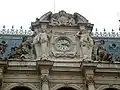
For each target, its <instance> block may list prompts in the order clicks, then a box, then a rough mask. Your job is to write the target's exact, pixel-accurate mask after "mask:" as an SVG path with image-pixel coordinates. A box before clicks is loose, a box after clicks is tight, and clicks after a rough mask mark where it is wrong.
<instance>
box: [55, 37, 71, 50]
mask: <svg viewBox="0 0 120 90" xmlns="http://www.w3.org/2000/svg"><path fill="white" fill-rule="evenodd" d="M70 45H71V43H70V41H69V40H67V39H59V40H57V42H56V45H55V46H56V48H57V49H58V50H61V51H67V50H69V49H70Z"/></svg>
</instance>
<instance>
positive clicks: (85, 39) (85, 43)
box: [77, 30, 93, 60]
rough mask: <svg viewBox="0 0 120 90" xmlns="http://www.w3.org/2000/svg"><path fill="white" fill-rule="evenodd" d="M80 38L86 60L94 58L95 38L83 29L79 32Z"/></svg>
mask: <svg viewBox="0 0 120 90" xmlns="http://www.w3.org/2000/svg"><path fill="white" fill-rule="evenodd" d="M77 36H79V39H80V46H81V47H82V51H83V59H84V60H92V59H91V58H92V50H93V39H92V38H91V37H90V35H89V33H88V32H87V31H86V30H81V31H80V32H78V33H77Z"/></svg>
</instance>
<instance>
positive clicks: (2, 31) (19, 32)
mask: <svg viewBox="0 0 120 90" xmlns="http://www.w3.org/2000/svg"><path fill="white" fill-rule="evenodd" d="M32 34H33V31H31V30H24V29H23V28H22V26H21V27H20V28H19V29H15V28H14V26H12V28H11V29H7V28H6V27H5V25H4V26H3V27H2V28H1V29H0V35H26V36H31V35H32Z"/></svg>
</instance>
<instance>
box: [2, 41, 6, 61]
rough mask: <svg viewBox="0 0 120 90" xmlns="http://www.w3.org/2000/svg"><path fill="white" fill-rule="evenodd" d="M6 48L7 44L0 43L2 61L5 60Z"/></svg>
mask: <svg viewBox="0 0 120 90" xmlns="http://www.w3.org/2000/svg"><path fill="white" fill-rule="evenodd" d="M6 47H7V44H6V42H5V41H2V42H1V43H0V59H3V54H4V53H5V50H6Z"/></svg>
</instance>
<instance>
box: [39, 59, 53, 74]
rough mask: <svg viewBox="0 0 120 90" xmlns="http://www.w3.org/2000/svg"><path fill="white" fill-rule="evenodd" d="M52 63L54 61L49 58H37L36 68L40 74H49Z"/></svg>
mask: <svg viewBox="0 0 120 90" xmlns="http://www.w3.org/2000/svg"><path fill="white" fill-rule="evenodd" d="M53 64H54V62H53V61H50V60H39V61H37V70H38V71H39V72H40V73H41V75H49V72H50V70H51V68H52V66H53Z"/></svg>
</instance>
